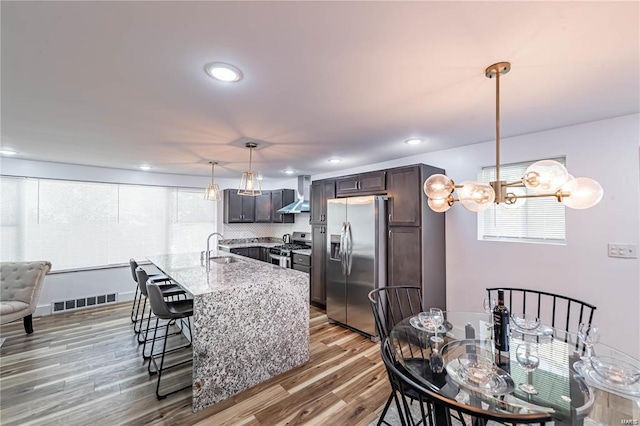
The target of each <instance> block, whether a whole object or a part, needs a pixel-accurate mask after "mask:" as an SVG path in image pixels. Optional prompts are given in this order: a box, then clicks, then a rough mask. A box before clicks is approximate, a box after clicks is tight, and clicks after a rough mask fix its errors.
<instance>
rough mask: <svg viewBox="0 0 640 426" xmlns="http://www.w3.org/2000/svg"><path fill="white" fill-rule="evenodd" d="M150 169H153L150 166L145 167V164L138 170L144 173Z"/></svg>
mask: <svg viewBox="0 0 640 426" xmlns="http://www.w3.org/2000/svg"><path fill="white" fill-rule="evenodd" d="M152 168H153V167H151V166H147V165H146V164H145V165H142V166H140V170H144V171H145V172H146V171H149V170H151V169H152Z"/></svg>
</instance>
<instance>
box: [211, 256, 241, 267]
mask: <svg viewBox="0 0 640 426" xmlns="http://www.w3.org/2000/svg"><path fill="white" fill-rule="evenodd" d="M211 261H212V262H215V263H220V264H221V265H224V264H229V263H237V262H241V261H240V260H239V259H236V258H235V257H231V256H220V257H212V258H211Z"/></svg>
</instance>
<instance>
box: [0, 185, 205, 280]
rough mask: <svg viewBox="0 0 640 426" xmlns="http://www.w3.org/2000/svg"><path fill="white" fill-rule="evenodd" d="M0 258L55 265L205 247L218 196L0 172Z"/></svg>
mask: <svg viewBox="0 0 640 426" xmlns="http://www.w3.org/2000/svg"><path fill="white" fill-rule="evenodd" d="M0 184H1V188H2V192H1V194H2V210H1V211H0V213H1V216H2V217H1V224H2V227H1V232H2V234H1V235H0V250H1V252H0V258H1V259H2V260H3V261H4V260H15V261H22V260H34V259H36V260H40V259H42V260H49V261H51V262H52V264H53V269H54V270H60V269H74V268H86V267H94V266H104V265H111V264H120V263H126V262H127V261H128V260H129V259H130V258H132V257H133V258H137V259H144V258H145V257H146V256H150V255H158V254H168V253H183V252H195V251H200V250H202V246H203V244H204V242H205V238H206V236H207V235H208V234H209V233H211V232H212V231H213V230H214V229H213V228H214V223H215V217H216V204H217V203H212V202H209V201H205V200H204V199H203V191H202V190H199V189H193V188H175V187H160V186H144V185H120V184H109V183H97V182H77V181H64V180H52V179H33V178H16V177H6V176H2V177H0Z"/></svg>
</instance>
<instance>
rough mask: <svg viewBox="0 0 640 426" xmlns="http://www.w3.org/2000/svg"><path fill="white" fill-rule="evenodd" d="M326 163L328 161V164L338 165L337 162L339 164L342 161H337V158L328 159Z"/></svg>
mask: <svg viewBox="0 0 640 426" xmlns="http://www.w3.org/2000/svg"><path fill="white" fill-rule="evenodd" d="M327 161H329V162H330V163H339V162H341V161H342V160H341V159H339V158H329V160H327Z"/></svg>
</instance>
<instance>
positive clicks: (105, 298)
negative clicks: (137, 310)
mask: <svg viewBox="0 0 640 426" xmlns="http://www.w3.org/2000/svg"><path fill="white" fill-rule="evenodd" d="M117 301H118V295H117V294H116V293H111V294H101V295H99V296H89V297H83V298H81V299H71V300H61V301H58V302H53V303H51V313H53V314H56V313H59V312H66V311H77V310H78V309H85V308H91V307H93V306H97V305H106V304H110V303H116V302H117Z"/></svg>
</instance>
